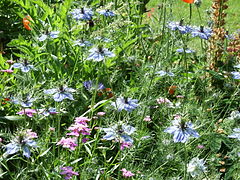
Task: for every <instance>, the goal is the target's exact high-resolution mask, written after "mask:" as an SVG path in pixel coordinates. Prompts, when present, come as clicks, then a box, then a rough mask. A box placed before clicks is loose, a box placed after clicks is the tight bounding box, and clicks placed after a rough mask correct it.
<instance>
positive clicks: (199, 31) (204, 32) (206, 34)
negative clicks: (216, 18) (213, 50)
mask: <svg viewBox="0 0 240 180" xmlns="http://www.w3.org/2000/svg"><path fill="white" fill-rule="evenodd" d="M197 36H198V37H200V38H201V39H205V40H208V39H209V38H210V37H211V36H212V30H211V29H208V28H204V27H203V26H200V28H194V29H193V30H192V37H197Z"/></svg>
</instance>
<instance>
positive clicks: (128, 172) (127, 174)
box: [120, 168, 135, 178]
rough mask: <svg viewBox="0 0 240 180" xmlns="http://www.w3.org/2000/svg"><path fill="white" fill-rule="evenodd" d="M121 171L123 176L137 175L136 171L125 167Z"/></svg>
mask: <svg viewBox="0 0 240 180" xmlns="http://www.w3.org/2000/svg"><path fill="white" fill-rule="evenodd" d="M120 171H122V172H123V177H124V178H129V177H132V176H134V175H135V174H134V173H132V172H131V171H128V170H126V169H125V168H123V169H121V170H120Z"/></svg>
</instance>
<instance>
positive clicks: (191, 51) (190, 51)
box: [176, 48, 195, 54]
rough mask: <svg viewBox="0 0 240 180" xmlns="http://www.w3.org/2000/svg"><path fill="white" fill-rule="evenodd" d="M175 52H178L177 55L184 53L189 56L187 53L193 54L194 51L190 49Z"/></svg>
mask: <svg viewBox="0 0 240 180" xmlns="http://www.w3.org/2000/svg"><path fill="white" fill-rule="evenodd" d="M176 52H178V53H183V52H185V53H187V54H189V53H194V52H195V51H194V50H191V49H183V48H180V49H177V50H176Z"/></svg>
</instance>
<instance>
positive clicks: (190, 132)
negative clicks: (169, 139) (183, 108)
mask: <svg viewBox="0 0 240 180" xmlns="http://www.w3.org/2000/svg"><path fill="white" fill-rule="evenodd" d="M172 124H173V126H170V127H168V128H167V129H165V130H164V132H166V133H170V134H173V141H174V142H181V143H185V142H187V140H188V138H189V137H190V136H193V137H195V138H198V137H199V134H198V133H197V131H195V130H194V129H193V127H194V126H193V124H192V123H191V122H183V121H181V119H175V120H173V121H172Z"/></svg>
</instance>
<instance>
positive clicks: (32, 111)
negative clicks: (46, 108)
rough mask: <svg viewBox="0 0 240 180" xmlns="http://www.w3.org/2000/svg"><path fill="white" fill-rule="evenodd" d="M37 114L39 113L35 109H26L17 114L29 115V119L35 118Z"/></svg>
mask: <svg viewBox="0 0 240 180" xmlns="http://www.w3.org/2000/svg"><path fill="white" fill-rule="evenodd" d="M34 113H37V111H36V110H35V109H24V110H22V111H19V112H17V113H16V114H19V115H24V114H25V115H27V116H28V117H33V114H34Z"/></svg>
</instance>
